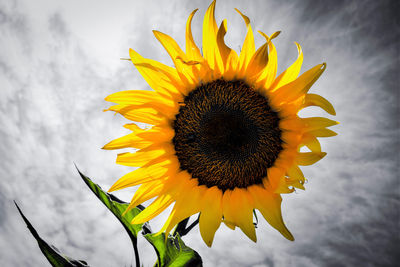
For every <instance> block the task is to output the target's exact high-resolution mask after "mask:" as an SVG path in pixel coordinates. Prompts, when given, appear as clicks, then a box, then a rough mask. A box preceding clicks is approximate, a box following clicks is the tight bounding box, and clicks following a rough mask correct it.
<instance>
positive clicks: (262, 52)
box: [246, 42, 268, 80]
mask: <svg viewBox="0 0 400 267" xmlns="http://www.w3.org/2000/svg"><path fill="white" fill-rule="evenodd" d="M267 63H268V42H266V43H265V44H263V45H262V46H261V47H260V48H258V49H257V51H256V52H255V53H254V55H253V57H252V58H251V59H250V62H249V65H248V67H247V70H246V77H248V79H249V80H253V79H254V77H255V78H258V76H259V73H260V72H261V71H263V70H264V68H265V67H266V66H267Z"/></svg>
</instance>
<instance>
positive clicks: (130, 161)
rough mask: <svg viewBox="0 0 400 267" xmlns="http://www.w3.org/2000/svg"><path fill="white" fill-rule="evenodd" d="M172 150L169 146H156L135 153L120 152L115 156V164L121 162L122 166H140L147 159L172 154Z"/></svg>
mask: <svg viewBox="0 0 400 267" xmlns="http://www.w3.org/2000/svg"><path fill="white" fill-rule="evenodd" d="M173 153H174V152H173V150H172V149H171V148H169V147H167V146H165V147H162V146H161V147H157V148H154V149H152V150H149V151H143V149H142V150H139V151H138V152H135V153H129V152H127V153H121V154H118V156H117V161H116V162H117V164H121V165H124V166H131V167H142V166H143V165H144V164H146V163H148V162H149V161H151V160H153V159H155V158H158V157H160V156H163V155H172V154H173Z"/></svg>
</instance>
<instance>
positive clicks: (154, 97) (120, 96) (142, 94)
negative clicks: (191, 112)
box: [105, 90, 174, 106]
mask: <svg viewBox="0 0 400 267" xmlns="http://www.w3.org/2000/svg"><path fill="white" fill-rule="evenodd" d="M105 100H106V101H109V102H114V103H117V104H127V105H141V104H145V103H149V102H150V103H151V102H157V103H163V104H164V105H168V106H173V105H174V102H173V101H172V100H171V99H167V98H164V97H160V95H159V94H157V93H156V92H154V91H145V90H129V91H122V92H117V93H114V94H111V95H109V96H107V97H106V98H105Z"/></svg>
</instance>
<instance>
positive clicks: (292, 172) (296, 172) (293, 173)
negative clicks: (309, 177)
mask: <svg viewBox="0 0 400 267" xmlns="http://www.w3.org/2000/svg"><path fill="white" fill-rule="evenodd" d="M287 174H288V175H289V176H290V178H291V179H295V180H298V181H301V182H303V183H304V181H305V180H306V179H305V178H304V174H303V172H302V171H301V170H300V168H299V167H298V166H297V165H293V166H292V167H291V168H289V169H288V171H287Z"/></svg>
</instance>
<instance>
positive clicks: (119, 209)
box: [77, 168, 150, 266]
mask: <svg viewBox="0 0 400 267" xmlns="http://www.w3.org/2000/svg"><path fill="white" fill-rule="evenodd" d="M77 170H78V172H79V174H80V176H81V177H82V179H83V181H84V182H85V183H86V184H87V186H89V188H90V190H92V192H93V193H94V194H95V195H96V196H97V197H98V198H99V199H100V200H101V202H103V204H104V205H106V207H107V208H108V209H109V210H110V211H111V212H112V213H113V214H114V215H115V217H117V219H118V220H119V221H120V222H121V224H122V225H123V226H124V228H125V230H126V232H127V233H128V235H129V237H130V238H131V241H132V245H133V248H134V251H135V259H136V266H140V262H139V252H138V249H137V235H138V233H139V232H140V231H141V230H142V228H143V230H144V231H145V232H146V231H147V232H150V228H149V226H148V224H147V223H146V224H131V221H132V219H133V218H134V217H135V216H137V215H138V214H139V213H140V212H141V211H142V210H143V209H144V207H143V206H141V205H139V206H137V207H136V208H133V209H131V210H130V211H129V212H127V213H126V214H125V215H124V216H122V213H124V211H125V210H126V209H127V207H128V206H129V203H126V202H124V201H122V200H120V199H118V198H117V197H116V196H114V195H112V194H110V193H107V192H104V191H103V190H102V189H101V187H100V186H99V185H97V184H95V183H93V182H92V180H90V178H89V177H87V176H85V175H84V174H82V173H81V172H80V171H79V169H78V168H77Z"/></svg>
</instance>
